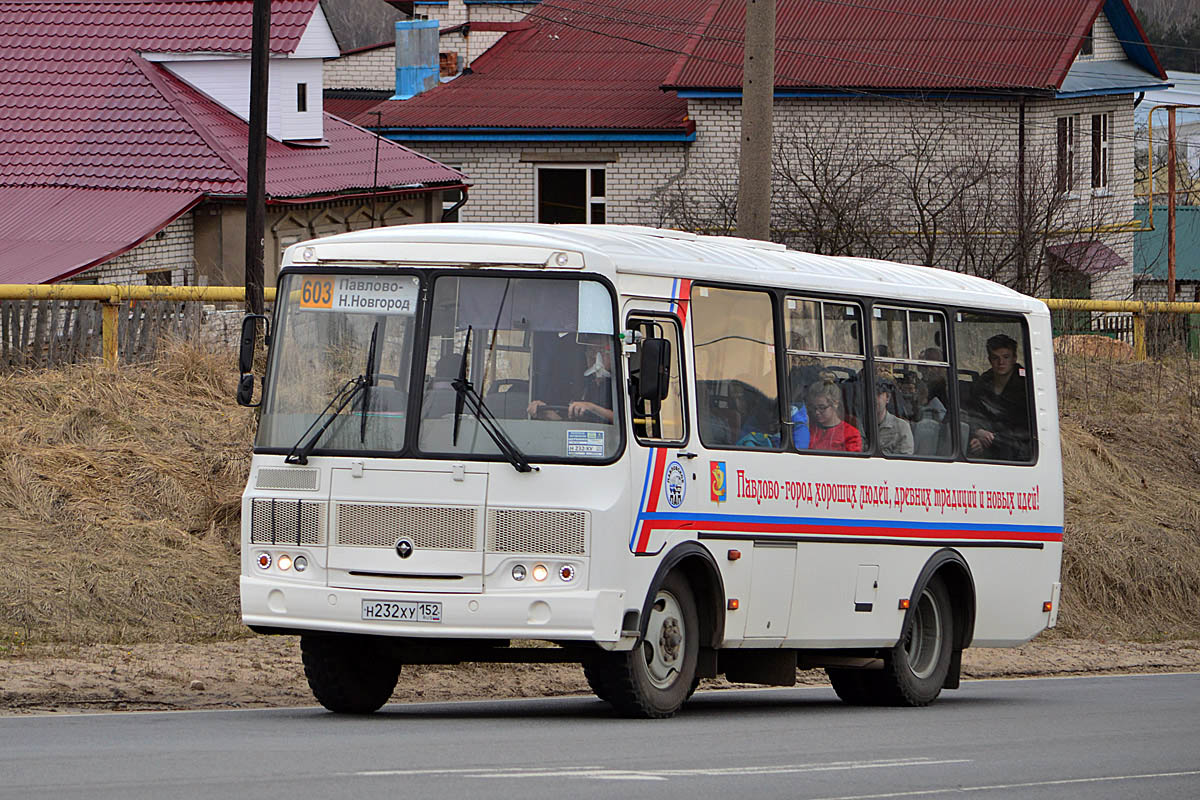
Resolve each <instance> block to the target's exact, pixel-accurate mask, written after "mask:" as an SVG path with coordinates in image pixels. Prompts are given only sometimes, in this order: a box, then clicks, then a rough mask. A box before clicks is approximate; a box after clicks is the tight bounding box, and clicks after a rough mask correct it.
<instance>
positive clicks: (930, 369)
mask: <svg viewBox="0 0 1200 800" xmlns="http://www.w3.org/2000/svg"><path fill="white" fill-rule="evenodd" d="M921 360H922V361H944V360H945V357H944V356H943V355H942V349H941V348H940V347H926V348H925V349H924V350H922V351H921ZM917 370H918V371H919V372H920V374H921V379H922V380H923V381H925V385H926V386H927V387H928V388H929V402H930V403H932V402H933V401H935V400H936V401H937V405H939V406H941V408H942V415H943V416H945V412H946V409H947V408H949V407H950V396H949V395H948V394H946V368H945V367H935V366H932V365H929V364H922V365H920V366H919V367H917ZM939 421H940V420H939Z"/></svg>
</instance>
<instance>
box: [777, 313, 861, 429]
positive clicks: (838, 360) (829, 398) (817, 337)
mask: <svg viewBox="0 0 1200 800" xmlns="http://www.w3.org/2000/svg"><path fill="white" fill-rule="evenodd" d="M784 313H785V315H786V316H785V324H786V331H787V341H788V348H787V366H788V374H787V385H788V415H787V419H788V429H789V431H790V438H791V442H792V446H793V447H794V448H795V449H797V450H822V451H826V452H852V453H857V452H861V451H862V450H864V447H863V441H864V432H865V430H866V426H865V420H866V417H865V412H866V404H867V399H868V398H867V394H868V393H869V392H868V390H867V389H866V388H865V386H864V384H863V369H864V367H865V366H866V356H865V354H864V352H863V336H862V312H861V310H860V309H859V307H858V306H857V305H855V304H854V303H840V302H835V301H832V300H817V299H809V298H801V297H789V298H787V301H786V306H785V310H784Z"/></svg>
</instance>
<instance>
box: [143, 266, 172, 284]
mask: <svg viewBox="0 0 1200 800" xmlns="http://www.w3.org/2000/svg"><path fill="white" fill-rule="evenodd" d="M146 285H147V286H170V285H171V270H169V269H156V270H153V271H152V272H147V273H146Z"/></svg>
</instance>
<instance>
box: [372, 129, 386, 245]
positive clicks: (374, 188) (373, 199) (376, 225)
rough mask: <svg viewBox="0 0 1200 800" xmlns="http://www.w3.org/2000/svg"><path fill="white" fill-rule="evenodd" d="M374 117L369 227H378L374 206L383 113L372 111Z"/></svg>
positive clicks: (376, 194)
mask: <svg viewBox="0 0 1200 800" xmlns="http://www.w3.org/2000/svg"><path fill="white" fill-rule="evenodd" d="M371 113H372V114H374V115H375V128H376V130H375V175H374V177H372V178H371V227H372V228H375V227H378V226H379V212H378V210H377V209H376V204H377V202H378V200H379V140H380V139H381V138H383V137H381V136H380V135H379V128H380V126H382V125H383V112H382V111H372V112H371Z"/></svg>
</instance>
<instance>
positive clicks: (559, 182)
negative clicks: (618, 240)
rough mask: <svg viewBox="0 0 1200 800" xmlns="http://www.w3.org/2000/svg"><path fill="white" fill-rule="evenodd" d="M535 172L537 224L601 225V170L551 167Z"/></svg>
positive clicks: (602, 182)
mask: <svg viewBox="0 0 1200 800" xmlns="http://www.w3.org/2000/svg"><path fill="white" fill-rule="evenodd" d="M536 169H537V197H536V198H535V201H534V203H535V210H536V214H537V222H551V223H555V222H556V223H576V224H578V223H587V224H592V225H603V224H604V221H605V218H606V216H607V215H606V213H605V212H606V210H607V206H606V202H605V180H604V167H589V166H582V165H574V164H563V165H558V164H555V165H554V166H549V165H539V166H538V167H537V168H536Z"/></svg>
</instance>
